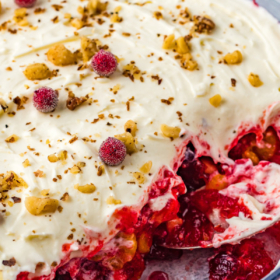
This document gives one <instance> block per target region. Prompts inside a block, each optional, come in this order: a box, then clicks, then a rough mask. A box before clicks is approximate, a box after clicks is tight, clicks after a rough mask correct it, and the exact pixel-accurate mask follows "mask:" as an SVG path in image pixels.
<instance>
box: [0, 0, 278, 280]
mask: <svg viewBox="0 0 280 280" xmlns="http://www.w3.org/2000/svg"><path fill="white" fill-rule="evenodd" d="M1 2H2V13H1V15H0V20H1V23H4V22H6V25H7V28H6V29H5V28H4V27H3V24H2V28H1V29H2V31H1V42H0V65H1V66H0V76H1V83H0V96H1V98H2V99H3V100H4V101H5V102H6V103H7V104H8V105H9V109H8V112H10V113H9V114H7V112H6V113H4V112H2V115H1V117H0V130H1V134H0V166H1V170H0V172H1V173H4V174H6V173H7V172H8V171H13V172H14V173H16V174H17V175H18V176H19V177H21V178H22V179H23V180H24V181H25V182H26V183H27V185H28V186H27V187H26V188H23V187H18V188H14V189H12V190H9V192H8V196H9V198H7V199H6V201H4V202H3V203H2V204H1V205H0V210H1V211H2V213H1V216H0V221H1V225H0V236H1V238H0V255H1V261H2V260H10V259H11V258H15V260H16V265H14V266H11V267H9V266H5V265H2V262H1V264H0V270H2V271H3V279H4V280H13V279H16V275H17V274H18V273H19V272H20V271H30V272H32V273H35V269H36V265H37V264H38V263H45V267H44V269H43V270H42V271H40V273H41V274H45V275H48V274H49V273H50V272H51V265H52V264H53V263H54V262H56V263H59V262H60V260H61V259H62V258H63V256H64V253H63V250H62V246H63V244H66V243H71V242H72V245H71V246H72V247H71V249H72V250H73V256H80V255H82V254H83V253H82V252H81V251H79V242H80V243H81V242H82V243H83V244H85V242H89V236H90V237H95V239H96V240H97V239H98V238H99V237H100V238H103V239H105V240H109V239H110V236H113V235H114V234H115V233H116V232H117V230H116V229H115V226H114V221H111V216H112V214H113V213H114V211H115V210H116V209H117V208H120V207H123V206H125V205H126V206H133V207H134V208H135V209H138V210H140V209H141V207H142V206H143V205H144V203H146V199H147V198H146V194H147V190H148V188H149V186H150V185H151V183H152V182H153V181H154V180H156V178H157V174H158V172H159V170H160V169H161V167H163V166H167V167H168V168H169V169H170V170H173V163H174V159H175V161H176V157H177V153H178V152H177V150H176V147H179V146H180V145H182V143H183V142H184V141H187V140H188V139H192V141H193V142H194V144H195V145H196V148H197V149H198V151H199V153H200V154H205V155H211V156H212V157H213V158H214V159H215V160H217V161H224V162H228V163H232V161H231V160H230V159H229V158H228V157H227V153H228V149H229V147H230V145H231V143H232V141H233V140H234V139H235V138H236V136H237V134H238V133H239V132H241V131H242V129H246V130H249V129H250V128H251V127H253V126H256V125H259V126H260V127H261V128H262V129H263V130H265V128H266V127H267V126H268V125H270V123H271V122H272V120H274V118H275V116H276V115H277V113H278V108H279V105H278V104H279V101H280V93H279V88H280V79H279V77H280V70H279V64H280V55H279V52H278V50H279V47H280V29H279V27H278V23H277V21H276V20H275V19H273V18H272V16H270V15H269V14H268V13H267V12H266V11H264V10H263V9H261V8H257V7H255V6H253V4H252V3H251V2H248V1H244V0H235V1H231V0H196V1H189V0H185V1H183V0H166V1H160V0H152V1H142V0H141V1H136V0H129V1H125V0H119V1H111V0H109V1H108V2H109V3H108V6H107V12H108V16H107V17H106V16H103V17H96V18H95V19H91V22H92V23H93V26H87V27H83V28H81V29H79V30H76V29H75V28H74V27H72V26H71V25H69V24H67V21H68V20H67V19H65V18H64V14H65V13H69V14H71V16H72V17H81V15H80V14H79V13H78V11H77V8H78V6H79V5H85V4H86V2H83V1H76V0H67V1H61V3H59V5H60V7H59V8H57V7H56V8H55V7H54V6H53V5H54V4H57V1H54V0H50V1H44V0H40V1H38V3H37V5H36V7H34V8H30V9H28V15H27V16H26V18H27V20H28V22H29V23H30V24H31V25H32V27H29V26H27V27H26V26H23V27H19V26H18V25H16V24H15V22H14V21H13V15H14V10H15V9H16V8H17V7H16V5H15V4H14V3H13V1H11V0H2V1H1ZM139 3H141V4H143V5H139ZM119 6H120V7H121V9H120V10H119V12H118V15H119V16H120V17H122V19H123V20H122V21H121V22H117V23H112V22H111V20H110V13H111V12H113V11H114V10H115V8H117V7H119ZM38 7H40V8H41V9H42V11H43V12H42V13H35V10H36V9H38ZM186 7H188V8H189V11H190V12H191V13H192V14H194V15H202V16H204V15H205V16H209V17H210V18H211V19H212V20H213V21H214V22H215V24H216V28H215V30H214V32H213V33H212V34H210V35H208V34H197V36H195V37H194V38H193V39H192V40H191V45H192V49H191V52H192V56H193V58H194V59H195V61H197V63H198V69H197V70H195V71H188V70H185V69H183V68H181V66H180V63H179V62H178V60H176V59H175V58H174V56H175V55H176V54H175V53H174V52H173V51H172V50H164V49H163V48H162V45H163V41H164V38H165V36H166V35H167V36H169V35H171V34H174V35H175V37H176V38H178V37H180V36H186V35H188V34H189V33H190V30H191V29H192V27H193V22H187V23H183V22H182V21H183V19H182V18H180V16H179V15H180V11H181V10H184V9H185V8H186ZM44 9H45V11H44ZM157 11H159V12H160V13H161V14H162V16H163V17H162V18H160V19H157V18H156V17H155V16H154V12H157ZM98 19H99V20H98ZM81 36H87V37H89V38H94V39H98V40H99V41H100V42H101V43H102V45H107V46H108V47H109V50H110V51H111V52H112V53H113V54H115V55H116V56H117V57H118V58H119V60H120V62H119V65H118V69H117V71H116V72H115V73H114V74H113V75H112V76H111V77H110V78H99V77H98V76H97V75H96V74H95V73H94V72H93V71H92V70H91V69H90V68H89V67H82V68H80V67H79V65H74V66H64V67H58V66H55V65H53V64H52V63H50V62H49V61H48V59H47V56H46V52H47V51H48V49H49V48H50V45H51V44H55V43H59V42H64V44H65V46H66V47H67V48H68V49H70V50H71V51H75V50H77V49H79V48H80V37H81ZM236 50H239V51H240V52H241V53H242V55H243V62H242V63H241V64H239V65H226V64H224V63H220V61H221V60H222V59H223V57H224V56H225V55H226V54H227V53H232V52H234V51H236ZM131 62H133V63H135V65H136V66H137V67H138V68H139V70H140V71H141V72H142V73H143V72H144V74H143V75H142V76H143V80H142V81H141V80H138V79H135V80H134V81H132V80H131V79H130V78H129V77H125V76H124V75H122V73H123V71H124V67H125V66H126V65H128V64H130V63H131ZM32 63H45V64H46V65H47V66H48V67H49V68H50V69H51V70H58V71H57V76H56V77H53V78H52V79H49V80H42V81H35V82H33V81H29V80H27V79H26V77H25V76H24V74H23V71H24V70H25V68H26V66H28V65H29V64H32ZM250 73H255V74H257V75H259V77H260V78H261V80H262V82H263V85H262V86H261V87H258V88H256V87H253V86H252V85H251V84H250V83H249V81H248V76H249V74H250ZM232 79H234V80H235V81H236V86H233V84H232ZM41 86H48V87H51V88H53V89H56V90H58V92H59V105H58V107H57V109H56V110H55V111H54V112H52V113H48V114H43V113H40V112H38V111H37V110H36V109H35V108H34V107H33V105H32V95H33V92H34V90H36V89H38V88H39V87H41ZM69 91H72V92H73V93H74V94H75V95H76V96H77V97H82V96H85V95H87V94H88V96H89V98H92V104H91V105H89V104H88V103H85V104H83V105H81V106H79V107H78V108H76V109H75V110H74V111H70V110H68V109H67V108H66V100H67V98H68V92H69ZM216 94H220V96H221V97H222V102H221V104H220V106H219V107H217V108H216V107H214V106H212V105H211V103H210V102H209V99H210V98H211V97H213V96H215V95H216ZM17 96H18V97H20V98H23V96H25V97H28V100H27V101H26V103H25V104H24V105H23V106H24V109H21V110H18V109H17V105H16V104H14V102H13V99H14V98H16V97H17ZM163 100H171V101H169V102H165V101H163ZM168 103H171V104H168ZM94 120H98V121H94ZM128 120H133V121H134V122H136V123H137V128H138V130H137V133H136V139H137V144H136V146H137V149H138V152H136V153H134V154H132V155H130V156H127V157H126V159H125V161H124V162H123V164H122V165H120V166H117V167H108V166H105V170H104V174H102V176H98V174H97V173H98V167H99V166H100V165H101V164H102V163H101V161H100V159H99V157H98V149H99V146H100V145H101V143H102V141H104V140H105V139H106V138H107V137H110V136H114V135H116V134H122V133H124V124H125V123H126V122H127V121H128ZM162 124H166V125H168V126H171V127H179V128H180V129H181V132H180V135H181V137H179V138H177V139H174V141H171V140H170V139H169V138H167V137H165V136H164V135H162V133H161V129H160V127H161V125H162ZM12 135H16V136H17V137H18V140H17V141H16V142H13V143H9V142H7V141H6V139H7V138H8V137H10V136H12ZM206 143H208V144H209V147H208V145H206ZM62 151H67V154H68V157H67V159H66V160H63V161H61V160H60V161H57V162H50V161H49V159H48V156H49V155H52V154H58V153H59V152H62ZM26 160H28V161H29V165H28V166H24V165H23V162H24V161H26ZM148 161H152V169H151V170H150V173H149V174H146V175H145V181H144V182H143V183H140V184H139V183H138V182H137V180H136V179H135V178H134V177H133V172H139V169H140V168H141V166H143V164H145V163H146V162H148ZM81 163H82V164H81ZM75 165H76V166H77V165H78V166H82V167H80V170H79V173H77V174H72V172H71V170H69V169H71V168H72V167H73V166H75ZM275 168H276V167H275ZM175 171H176V170H174V172H175ZM271 173H272V176H276V177H275V178H279V173H277V172H271ZM277 176H278V177H277ZM91 183H92V184H94V185H95V187H96V190H95V191H94V192H93V193H90V194H85V193H82V192H80V191H78V189H77V184H78V185H80V186H82V185H86V184H91ZM42 191H45V194H46V193H48V194H49V197H51V198H53V199H57V200H59V205H60V208H59V210H60V211H56V212H55V213H52V214H45V215H39V216H34V215H32V214H30V213H29V212H28V210H27V209H26V207H25V201H26V198H28V197H30V196H36V197H43V196H42V194H43V193H44V192H43V193H42ZM65 193H68V195H69V199H68V200H67V201H65V200H60V199H61V197H62V196H63V195H64V194H65ZM228 193H229V195H230V191H228ZM12 197H16V198H20V199H21V202H20V203H14V202H15V200H13V199H12ZM108 198H109V200H108ZM8 201H9V202H8ZM112 201H113V202H112ZM164 201H165V200H164V198H163V201H157V202H156V203H155V205H154V208H155V209H159V208H160V209H162V208H163V207H164V203H165V202H164ZM114 202H115V203H114ZM236 223H237V222H236ZM268 223H269V222H266V225H267V224H268ZM260 227H262V226H260ZM97 237H98V238H97ZM77 240H79V242H77ZM95 245H96V243H94V241H93V244H92V246H93V247H94V246H95Z"/></svg>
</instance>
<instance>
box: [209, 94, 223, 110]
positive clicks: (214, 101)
mask: <svg viewBox="0 0 280 280" xmlns="http://www.w3.org/2000/svg"><path fill="white" fill-rule="evenodd" d="M209 102H210V104H211V105H212V106H214V107H216V108H217V107H219V106H220V105H221V102H222V97H221V95H220V94H216V95H214V96H213V97H211V98H210V99H209Z"/></svg>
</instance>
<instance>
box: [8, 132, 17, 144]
mask: <svg viewBox="0 0 280 280" xmlns="http://www.w3.org/2000/svg"><path fill="white" fill-rule="evenodd" d="M18 139H19V137H18V136H17V135H15V134H13V135H11V136H9V137H8V138H6V139H5V141H6V142H7V143H14V142H16V141H17V140H18Z"/></svg>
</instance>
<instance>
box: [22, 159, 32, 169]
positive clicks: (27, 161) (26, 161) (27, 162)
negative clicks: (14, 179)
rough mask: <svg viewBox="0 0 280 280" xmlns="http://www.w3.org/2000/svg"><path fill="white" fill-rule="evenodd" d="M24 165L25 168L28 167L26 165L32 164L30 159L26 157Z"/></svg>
mask: <svg viewBox="0 0 280 280" xmlns="http://www.w3.org/2000/svg"><path fill="white" fill-rule="evenodd" d="M22 165H23V167H24V168H26V167H28V166H30V165H31V164H30V162H29V160H28V159H26V160H25V161H24V162H23V163H22Z"/></svg>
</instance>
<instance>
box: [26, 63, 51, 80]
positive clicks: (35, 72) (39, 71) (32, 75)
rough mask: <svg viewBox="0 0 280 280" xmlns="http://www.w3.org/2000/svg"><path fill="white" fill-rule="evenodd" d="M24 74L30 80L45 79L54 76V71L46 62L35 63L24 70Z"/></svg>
mask: <svg viewBox="0 0 280 280" xmlns="http://www.w3.org/2000/svg"><path fill="white" fill-rule="evenodd" d="M23 73H24V75H25V77H26V78H27V79H28V80H31V81H35V80H45V79H48V78H50V77H51V76H52V72H51V71H50V69H49V68H48V67H47V65H46V64H44V63H34V64H31V65H28V66H27V67H26V69H25V70H24V72H23Z"/></svg>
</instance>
